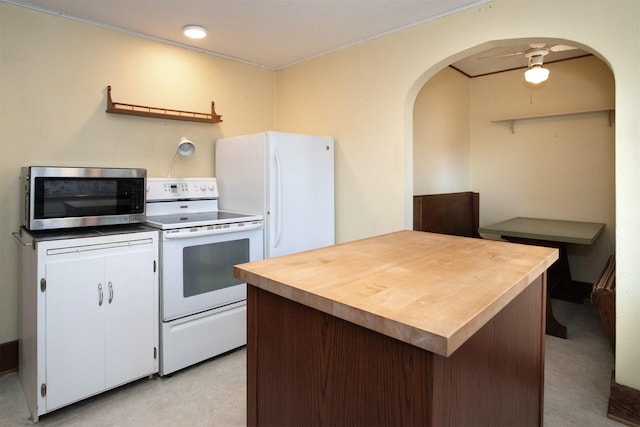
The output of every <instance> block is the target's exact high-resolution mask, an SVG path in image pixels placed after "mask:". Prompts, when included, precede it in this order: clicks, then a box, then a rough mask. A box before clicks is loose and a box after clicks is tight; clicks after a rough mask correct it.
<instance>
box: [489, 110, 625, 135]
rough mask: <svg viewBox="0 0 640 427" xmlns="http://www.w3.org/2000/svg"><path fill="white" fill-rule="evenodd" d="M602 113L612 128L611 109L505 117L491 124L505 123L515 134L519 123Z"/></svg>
mask: <svg viewBox="0 0 640 427" xmlns="http://www.w3.org/2000/svg"><path fill="white" fill-rule="evenodd" d="M602 113H606V114H608V115H609V126H613V120H614V117H613V116H614V113H615V109H613V108H599V109H594V110H581V111H568V112H564V113H549V114H534V115H531V116H519V117H507V118H504V119H496V120H491V123H506V124H508V125H509V128H510V129H511V133H515V123H516V122H519V121H524V120H534V119H544V118H552V117H566V116H577V115H585V114H602Z"/></svg>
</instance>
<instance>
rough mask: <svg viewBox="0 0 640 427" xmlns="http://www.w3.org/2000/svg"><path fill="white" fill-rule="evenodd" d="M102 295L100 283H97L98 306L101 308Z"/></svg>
mask: <svg viewBox="0 0 640 427" xmlns="http://www.w3.org/2000/svg"><path fill="white" fill-rule="evenodd" d="M102 301H104V295H102V283H98V306H102Z"/></svg>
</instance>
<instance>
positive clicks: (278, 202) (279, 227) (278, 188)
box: [273, 150, 282, 248]
mask: <svg viewBox="0 0 640 427" xmlns="http://www.w3.org/2000/svg"><path fill="white" fill-rule="evenodd" d="M274 156H275V166H276V174H275V176H276V185H275V187H276V212H275V214H276V220H275V224H276V231H275V235H276V236H275V242H274V245H273V247H274V248H277V247H278V246H280V239H281V238H282V162H281V161H280V153H279V152H278V151H277V150H276V151H274Z"/></svg>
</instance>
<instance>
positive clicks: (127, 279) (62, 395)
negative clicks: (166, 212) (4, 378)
mask: <svg viewBox="0 0 640 427" xmlns="http://www.w3.org/2000/svg"><path fill="white" fill-rule="evenodd" d="M26 236H29V237H32V236H30V235H28V234H27V233H25V232H24V231H23V237H22V240H23V242H24V241H28V240H29V238H25V237H26ZM22 255H23V256H22V271H23V277H22V282H23V283H22V288H23V292H22V295H23V296H22V308H21V318H22V325H21V326H22V327H21V335H22V336H21V356H20V377H21V381H22V383H23V390H24V392H25V395H26V397H27V403H28V406H29V410H30V412H31V414H32V416H33V419H34V421H37V419H38V416H39V415H42V414H45V413H47V412H49V411H52V410H54V409H58V408H60V407H62V406H65V405H68V404H70V403H73V402H76V401H78V400H81V399H84V398H86V397H89V396H92V395H95V394H97V393H100V392H102V391H104V390H107V389H110V388H113V387H116V386H119V385H122V384H125V383H127V382H130V381H133V380H136V379H138V378H142V377H144V376H148V375H151V374H153V373H155V372H157V371H158V354H157V349H158V272H157V259H158V233H157V232H156V231H144V232H137V233H127V234H115V235H109V236H97V237H80V238H66V239H52V240H49V239H46V240H38V239H34V240H32V246H26V245H25V246H23V249H22ZM33 272H35V274H33Z"/></svg>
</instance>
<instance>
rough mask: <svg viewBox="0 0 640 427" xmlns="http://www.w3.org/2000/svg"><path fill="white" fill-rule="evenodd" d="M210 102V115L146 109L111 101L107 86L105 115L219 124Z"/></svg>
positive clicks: (141, 106)
mask: <svg viewBox="0 0 640 427" xmlns="http://www.w3.org/2000/svg"><path fill="white" fill-rule="evenodd" d="M214 107H215V105H214V102H213V101H211V114H209V113H196V112H193V111H182V110H172V109H169V108H156V107H147V106H144V105H134V104H123V103H121V102H113V100H112V99H111V86H107V113H114V114H127V115H130V116H143V117H154V118H157V119H172V120H186V121H189V122H203V123H219V122H221V121H222V116H220V115H218V114H216V111H215V108H214Z"/></svg>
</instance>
